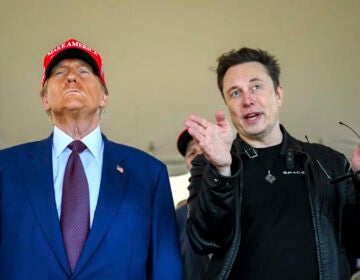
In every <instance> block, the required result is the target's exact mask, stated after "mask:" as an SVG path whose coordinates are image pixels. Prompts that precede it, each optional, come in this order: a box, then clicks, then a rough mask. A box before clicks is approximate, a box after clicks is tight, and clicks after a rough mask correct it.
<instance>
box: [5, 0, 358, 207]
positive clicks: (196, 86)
mask: <svg viewBox="0 0 360 280" xmlns="http://www.w3.org/2000/svg"><path fill="white" fill-rule="evenodd" d="M359 11H360V1H356V0H341V1H340V0H291V1H289V0H271V1H268V0H251V1H250V0H222V1H214V0H182V1H164V0H153V1H144V0H140V1H128V0H122V1H119V0H116V1H115V0H102V1H100V0H86V1H85V0H78V1H69V0H62V1H52V0H50V1H39V0H33V1H24V0H11V1H10V0H2V1H1V2H0V34H1V38H0V40H1V43H0V53H1V56H0V70H1V75H0V148H5V147H8V146H11V145H15V144H19V143H22V142H27V141H33V140H36V139H40V138H44V137H46V136H48V135H49V134H50V132H51V130H52V125H51V123H50V121H49V119H48V118H47V116H46V114H45V112H44V111H43V109H42V107H41V103H40V98H39V92H40V90H41V78H42V62H43V57H44V55H45V54H46V53H47V52H48V51H49V50H50V49H51V48H53V47H54V46H56V45H58V44H59V43H61V42H63V41H66V40H67V39H69V38H72V37H74V38H76V39H78V40H80V41H82V42H83V43H85V44H88V45H89V46H91V47H93V48H94V49H95V50H97V51H99V52H100V54H101V55H102V57H103V61H104V69H105V77H106V80H107V85H108V88H109V91H110V104H109V106H108V107H107V109H106V112H105V115H104V117H103V122H102V125H101V126H102V130H103V132H104V133H105V134H106V135H107V136H108V137H109V138H111V139H113V140H115V141H117V142H121V143H125V144H129V145H132V146H135V147H137V148H140V149H142V150H145V151H147V152H149V153H151V154H153V155H154V156H155V157H157V158H159V159H161V160H162V161H164V162H165V163H166V164H167V166H168V170H169V173H170V175H171V176H172V184H173V190H174V191H173V193H174V194H175V193H180V194H177V195H176V197H175V200H176V201H177V200H179V199H181V198H182V197H185V196H186V195H187V190H186V185H187V179H186V180H183V179H184V178H185V177H186V175H185V176H184V175H183V174H185V172H186V169H185V164H184V160H183V158H182V157H181V156H180V155H179V153H178V152H177V150H176V144H175V142H176V138H177V135H178V133H179V132H180V131H181V130H182V129H183V122H184V120H185V119H186V118H187V116H188V115H189V114H190V113H198V114H201V115H203V116H205V117H207V118H209V119H213V115H214V112H215V111H216V110H217V109H224V110H226V107H225V105H224V103H223V101H222V99H221V96H220V93H219V91H218V89H217V87H216V76H215V73H214V71H213V70H214V67H215V66H216V59H217V57H218V56H219V55H221V54H222V53H224V52H226V51H229V50H231V49H238V48H240V47H242V46H248V47H253V48H262V49H266V50H268V51H270V52H271V53H272V54H274V55H275V56H277V57H278V59H279V61H280V64H281V66H282V75H281V83H282V85H283V87H284V91H285V100H284V105H283V109H282V114H281V120H282V123H283V124H284V125H285V126H286V127H287V129H288V130H289V131H290V132H291V133H292V134H293V135H294V136H296V137H298V138H299V139H303V140H305V135H307V137H308V138H309V140H310V141H311V142H321V143H323V144H326V145H329V146H331V147H333V148H334V149H337V150H339V151H341V152H343V153H345V154H346V155H347V156H350V153H351V150H352V149H353V147H354V146H355V145H356V144H357V143H358V142H359V139H357V138H356V136H355V135H354V134H353V133H352V132H351V131H350V130H348V129H347V128H346V127H344V126H340V125H339V124H338V122H339V121H343V122H345V123H347V124H349V125H351V126H352V127H353V128H354V129H356V130H358V131H360V118H359V105H360V55H359V51H360V32H359V29H360V17H359ZM178 179H182V180H178ZM174 182H176V184H178V185H179V186H178V185H176V186H175V185H174V184H175V183H174ZM180 188H181V191H179V189H180Z"/></svg>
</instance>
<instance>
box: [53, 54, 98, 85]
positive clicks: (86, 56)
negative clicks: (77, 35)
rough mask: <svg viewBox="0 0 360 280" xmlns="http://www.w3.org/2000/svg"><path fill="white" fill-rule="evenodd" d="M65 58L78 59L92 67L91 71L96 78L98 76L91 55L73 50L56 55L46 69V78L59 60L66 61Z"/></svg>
mask: <svg viewBox="0 0 360 280" xmlns="http://www.w3.org/2000/svg"><path fill="white" fill-rule="evenodd" d="M66 58H79V59H81V60H83V61H85V62H86V63H88V64H89V65H90V66H91V67H92V69H93V70H94V73H95V74H96V75H97V76H99V68H98V66H97V64H96V62H95V60H94V59H93V58H92V57H91V55H89V54H88V53H86V52H84V51H83V50H80V49H75V48H74V49H67V50H64V51H62V52H60V53H58V54H57V55H56V56H55V57H53V59H52V60H51V62H50V63H49V65H48V67H47V69H46V78H49V77H50V74H51V70H52V69H53V68H54V66H55V65H56V64H58V63H59V62H60V61H61V60H63V59H66Z"/></svg>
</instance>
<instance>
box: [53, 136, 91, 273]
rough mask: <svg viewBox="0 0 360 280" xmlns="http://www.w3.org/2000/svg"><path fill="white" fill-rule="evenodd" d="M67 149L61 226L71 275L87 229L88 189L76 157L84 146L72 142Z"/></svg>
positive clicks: (88, 216)
mask: <svg viewBox="0 0 360 280" xmlns="http://www.w3.org/2000/svg"><path fill="white" fill-rule="evenodd" d="M68 147H69V148H70V149H71V150H72V152H71V154H70V156H69V159H68V162H67V164H66V168H65V175H64V184H63V191H62V201H61V218H60V224H61V231H62V235H63V239H64V244H65V249H66V253H67V257H68V261H69V264H70V267H71V271H74V268H75V265H76V263H77V261H78V259H79V257H80V254H81V251H82V249H83V247H84V244H85V241H86V238H87V235H88V233H89V228H90V213H89V186H88V182H87V179H86V175H85V170H84V167H83V165H82V162H81V159H80V156H79V153H81V152H83V151H84V150H85V149H86V145H85V144H84V143H82V142H81V141H79V140H75V141H73V142H71V143H70V144H69V146H68Z"/></svg>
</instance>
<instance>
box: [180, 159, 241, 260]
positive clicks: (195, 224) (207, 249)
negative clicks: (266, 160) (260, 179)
mask: <svg viewBox="0 0 360 280" xmlns="http://www.w3.org/2000/svg"><path fill="white" fill-rule="evenodd" d="M192 166H193V167H192V169H191V177H190V185H189V192H190V196H189V199H188V207H189V213H188V220H187V225H186V226H187V228H186V230H187V233H188V237H189V240H190V243H191V245H192V247H193V249H194V251H195V252H196V253H198V254H210V253H215V252H216V251H218V250H224V249H226V248H227V247H228V246H229V245H230V243H231V240H232V238H233V233H234V228H235V204H236V199H238V194H239V175H240V172H239V162H238V160H237V159H236V158H233V164H232V174H233V175H232V176H230V177H224V176H221V175H220V174H218V173H217V172H216V169H215V167H214V166H212V165H211V164H210V163H209V162H208V161H207V160H206V159H205V157H204V156H203V155H200V156H197V157H196V158H195V159H194V161H193V162H192ZM233 170H236V172H235V173H233Z"/></svg>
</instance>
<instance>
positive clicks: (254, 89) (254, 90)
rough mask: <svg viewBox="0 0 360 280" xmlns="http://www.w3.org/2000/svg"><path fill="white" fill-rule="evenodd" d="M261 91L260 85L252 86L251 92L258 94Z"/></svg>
mask: <svg viewBox="0 0 360 280" xmlns="http://www.w3.org/2000/svg"><path fill="white" fill-rule="evenodd" d="M260 89H261V86H260V85H259V84H254V85H252V86H251V92H257V91H259V90H260Z"/></svg>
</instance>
